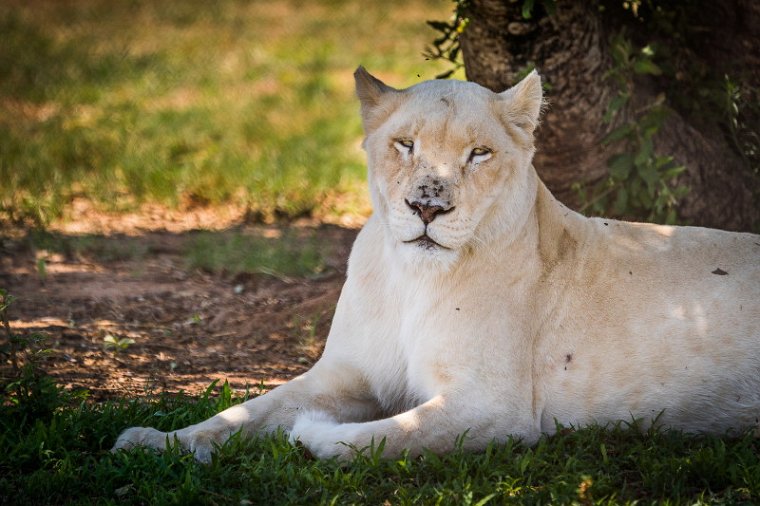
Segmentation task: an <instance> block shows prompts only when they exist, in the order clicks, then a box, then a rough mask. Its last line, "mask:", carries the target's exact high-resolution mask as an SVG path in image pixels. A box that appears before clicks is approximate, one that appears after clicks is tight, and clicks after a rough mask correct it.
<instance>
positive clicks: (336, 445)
mask: <svg viewBox="0 0 760 506" xmlns="http://www.w3.org/2000/svg"><path fill="white" fill-rule="evenodd" d="M343 427H345V424H340V423H338V422H336V421H335V419H333V418H332V417H330V416H329V415H328V414H326V413H323V412H320V411H311V412H307V413H304V414H302V415H300V416H299V417H298V418H297V419H296V422H295V424H294V425H293V429H292V430H291V431H290V443H291V444H295V443H296V442H300V443H301V444H303V445H304V446H305V447H306V448H307V449H308V450H309V451H310V452H311V454H312V455H314V456H315V457H317V458H319V459H327V458H330V457H338V458H339V459H341V460H345V459H347V458H349V457H350V456H351V455H352V451H351V449H350V448H349V447H348V446H347V445H346V443H348V442H350V441H348V440H347V438H346V434H344V432H345V431H343V430H342V428H343Z"/></svg>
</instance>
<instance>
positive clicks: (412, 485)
mask: <svg viewBox="0 0 760 506" xmlns="http://www.w3.org/2000/svg"><path fill="white" fill-rule="evenodd" d="M6 400H7V399H6ZM240 400H242V399H241V398H238V397H234V396H233V395H232V394H231V392H230V390H229V387H227V386H226V385H225V386H223V387H221V390H220V389H219V388H217V389H216V392H215V395H212V387H209V389H208V390H207V392H206V394H204V395H202V396H200V397H197V398H190V397H185V396H179V397H168V396H159V397H152V398H148V399H144V400H136V401H120V402H111V403H103V404H88V403H86V402H82V403H80V404H78V405H77V404H74V405H71V404H67V403H65V402H63V401H61V402H63V404H62V405H59V404H60V402H59V401H56V398H55V396H53V397H47V398H46V401H45V402H46V404H45V405H44V406H43V408H44V407H45V406H46V407H47V408H48V409H47V410H45V409H40V408H39V406H37V407H36V409H35V410H34V416H30V413H31V412H32V411H31V410H30V408H29V407H28V406H25V405H24V404H23V403H22V404H21V405H10V404H8V403H5V404H4V405H3V406H2V407H0V444H2V447H3V452H2V454H0V498H2V499H0V502H4V503H7V504H63V503H66V504H96V503H97V504H109V503H111V504H116V503H118V504H235V505H240V504H266V505H273V504H317V503H319V504H383V503H385V502H386V501H387V503H390V504H505V503H509V504H512V503H519V504H570V503H581V504H592V503H593V504H607V503H610V504H624V503H632V502H634V501H640V502H641V503H645V504H646V503H650V502H663V503H666V504H694V503H726V504H736V503H757V501H758V500H760V457H759V456H758V454H759V453H760V443H759V442H758V441H757V440H756V439H753V438H752V437H751V436H749V435H748V436H747V437H743V438H738V439H721V438H715V437H689V436H685V435H683V434H680V433H677V432H656V431H653V432H649V433H645V434H640V433H639V432H637V431H634V430H629V429H627V428H625V426H618V427H615V428H611V429H607V430H605V429H601V428H598V427H591V428H588V429H583V430H579V431H563V432H561V433H560V434H558V435H557V436H554V437H552V438H548V439H543V440H541V441H540V442H539V443H538V444H537V445H536V446H535V447H532V448H526V447H524V446H522V445H520V444H519V443H517V442H515V441H509V442H508V443H506V444H504V445H493V446H491V447H489V448H488V449H487V450H486V451H485V452H482V453H478V454H468V453H461V452H455V453H453V454H450V455H446V456H435V455H432V454H427V455H424V456H422V457H420V458H417V459H409V458H400V459H380V458H378V457H377V454H376V453H374V454H373V453H372V452H371V451H367V452H365V454H363V455H362V456H359V457H357V458H356V459H355V460H354V462H352V463H351V464H349V465H346V466H340V465H338V464H337V463H336V462H334V461H316V460H313V459H311V458H309V456H308V455H307V453H306V452H305V451H304V450H302V449H300V448H293V447H291V446H290V445H289V444H288V443H287V441H286V439H285V438H284V437H283V436H277V437H267V438H261V439H258V440H242V439H240V438H234V439H233V440H232V441H231V442H230V443H228V444H226V445H225V446H223V447H222V448H221V449H220V451H219V452H218V453H217V455H216V456H215V457H214V459H213V461H212V463H211V464H210V465H200V464H197V463H196V462H195V461H194V460H193V459H192V457H191V456H189V455H183V454H182V453H181V452H178V451H170V452H167V453H164V454H156V453H153V452H151V451H143V450H136V451H131V452H120V453H117V454H111V453H109V452H108V449H109V448H110V446H111V445H112V444H113V441H114V440H115V438H116V436H117V435H118V433H119V432H120V431H121V430H122V429H123V428H125V427H127V426H132V425H151V426H155V427H158V428H160V429H162V430H171V429H176V428H179V427H183V426H185V425H187V424H190V423H194V422H198V421H200V420H203V419H204V418H206V417H208V416H210V415H212V414H214V413H216V412H218V411H219V410H222V409H224V408H226V407H228V406H230V405H231V404H234V403H236V402H239V401H240ZM27 402H28V401H27Z"/></svg>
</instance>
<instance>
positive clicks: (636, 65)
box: [633, 58, 662, 76]
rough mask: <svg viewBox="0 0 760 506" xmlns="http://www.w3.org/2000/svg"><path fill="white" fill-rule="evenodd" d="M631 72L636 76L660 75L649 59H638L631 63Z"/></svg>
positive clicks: (658, 69) (659, 71)
mask: <svg viewBox="0 0 760 506" xmlns="http://www.w3.org/2000/svg"><path fill="white" fill-rule="evenodd" d="M633 71H634V72H635V73H636V74H650V75H653V76H659V75H661V74H662V70H661V69H660V67H658V66H657V65H656V64H655V63H654V62H653V61H652V60H650V59H648V58H647V59H644V58H642V59H638V60H636V61H635V62H633Z"/></svg>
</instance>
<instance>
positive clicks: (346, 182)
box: [0, 0, 451, 222]
mask: <svg viewBox="0 0 760 506" xmlns="http://www.w3.org/2000/svg"><path fill="white" fill-rule="evenodd" d="M450 8H451V5H450V2H447V1H445V0H416V1H413V2H402V1H401V0H394V1H390V2H360V1H341V0H319V1H316V0H315V1H310V2H301V1H298V0H274V1H271V2H269V1H267V2H259V1H256V2H245V1H242V0H221V1H218V2H204V1H202V0H189V1H186V2H151V1H147V0H135V1H131V2H112V1H109V0H82V1H79V2H73V3H72V2H67V3H60V2H49V1H42V2H32V3H25V2H9V3H3V4H2V5H0V33H2V47H1V48H0V213H1V214H3V215H5V216H6V217H8V216H10V217H11V218H16V219H21V218H29V217H31V218H34V219H36V220H37V221H38V222H45V221H46V220H49V219H51V218H54V217H57V216H59V215H60V214H61V213H62V212H63V211H65V210H66V208H67V205H68V204H69V203H70V202H71V200H72V199H73V198H75V197H84V198H87V199H91V200H94V201H96V202H98V203H100V204H101V205H103V206H104V207H107V208H109V209H114V210H119V209H124V208H129V209H131V208H134V207H135V206H136V205H139V204H140V203H141V202H145V201H152V202H161V203H165V204H167V205H195V204H212V205H214V204H222V203H232V204H234V205H239V206H243V207H247V208H248V209H249V210H250V211H252V212H254V213H259V214H260V215H262V216H263V217H264V219H272V218H273V217H275V216H280V215H284V216H286V217H287V216H298V215H302V214H315V215H317V216H324V215H329V214H331V213H332V214H343V213H362V212H366V210H367V206H368V199H367V197H366V194H365V193H364V188H363V186H364V183H363V181H364V157H363V154H362V153H361V151H360V149H359V141H360V138H361V126H360V121H359V117H358V105H357V103H356V100H355V98H354V97H353V82H352V76H351V74H352V72H353V70H354V68H355V67H356V66H357V65H358V64H360V63H361V64H364V65H365V66H366V67H367V68H369V69H371V70H372V71H375V72H379V73H380V74H381V75H383V76H386V77H387V78H390V79H392V81H393V82H394V83H395V84H399V85H407V84H412V83H414V82H417V81H419V80H420V79H423V78H431V77H432V76H434V75H435V74H437V73H439V72H440V71H441V70H442V68H443V67H444V64H443V63H441V62H429V61H426V60H425V59H424V57H423V56H422V52H423V50H424V49H425V46H426V45H427V44H428V43H429V42H430V41H431V40H432V38H433V36H434V32H433V31H432V30H430V29H429V28H427V27H426V25H425V20H427V19H438V18H441V17H446V16H448V13H449V12H450ZM418 76H419V77H418Z"/></svg>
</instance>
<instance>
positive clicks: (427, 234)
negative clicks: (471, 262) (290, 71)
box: [356, 68, 541, 265]
mask: <svg viewBox="0 0 760 506" xmlns="http://www.w3.org/2000/svg"><path fill="white" fill-rule="evenodd" d="M356 79H357V93H358V95H359V98H360V100H361V102H362V116H363V119H364V125H365V131H366V133H367V138H366V139H365V144H364V146H365V149H366V151H367V156H368V165H369V184H370V190H371V193H372V198H373V204H374V206H375V211H376V212H377V213H380V215H381V219H382V221H383V223H384V224H385V225H386V226H387V227H388V230H389V231H390V233H391V237H392V238H393V239H394V241H395V243H396V244H397V246H398V248H399V250H400V251H401V253H402V255H403V256H404V257H406V258H407V259H410V260H412V261H419V260H423V261H425V260H434V261H436V262H438V263H442V264H445V265H451V264H453V262H454V261H455V260H456V259H457V258H459V256H460V255H461V254H462V253H463V252H464V251H466V250H467V249H468V248H474V247H479V246H483V245H487V244H488V243H489V242H490V239H491V238H492V237H493V236H494V234H497V233H509V232H510V231H515V230H516V228H517V227H518V226H519V225H520V224H521V223H523V222H524V216H523V215H524V214H525V213H527V212H528V209H529V207H530V202H528V201H527V197H526V195H530V194H531V192H530V191H529V190H530V188H529V185H530V183H531V179H530V177H529V175H530V170H529V167H530V161H531V158H532V156H533V150H534V148H533V137H532V136H533V129H534V128H535V125H536V122H537V121H538V114H539V111H540V106H541V85H540V79H539V78H538V76H537V75H536V74H535V73H534V74H531V76H529V77H528V78H526V79H525V80H523V81H522V82H521V83H520V84H519V85H517V86H515V87H514V88H511V89H510V90H507V91H506V92H504V93H500V94H496V93H492V92H491V91H489V90H487V89H485V88H482V87H480V86H478V85H477V84H473V83H466V82H461V81H429V82H425V83H422V84H419V85H417V86H413V87H411V88H409V89H406V90H401V91H399V90H394V89H392V88H389V87H387V86H385V85H384V84H382V83H381V82H379V81H377V80H376V79H375V78H373V77H372V76H370V75H369V74H367V73H366V72H365V71H364V70H363V69H361V68H360V69H359V70H358V71H357V74H356ZM521 220H522V221H521Z"/></svg>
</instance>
